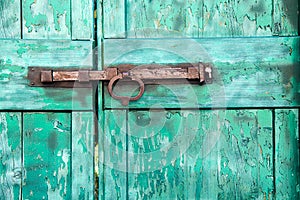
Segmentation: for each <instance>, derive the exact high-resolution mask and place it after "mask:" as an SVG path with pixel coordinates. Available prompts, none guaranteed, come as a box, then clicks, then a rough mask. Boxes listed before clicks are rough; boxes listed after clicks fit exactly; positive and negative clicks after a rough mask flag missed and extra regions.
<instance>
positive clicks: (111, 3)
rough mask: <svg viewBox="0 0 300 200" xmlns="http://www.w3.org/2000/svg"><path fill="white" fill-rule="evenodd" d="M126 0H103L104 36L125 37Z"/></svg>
mask: <svg viewBox="0 0 300 200" xmlns="http://www.w3.org/2000/svg"><path fill="white" fill-rule="evenodd" d="M125 20H126V19H125V1H124V0H103V28H104V38H125V37H126V27H125Z"/></svg>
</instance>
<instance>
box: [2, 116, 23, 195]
mask: <svg viewBox="0 0 300 200" xmlns="http://www.w3.org/2000/svg"><path fill="white" fill-rule="evenodd" d="M21 123H22V122H21V113H4V112H1V113H0V199H1V200H2V199H3V200H13V199H20V198H21V187H20V186H21V179H22V161H21V160H22V153H21V150H22V147H21V134H22V128H21Z"/></svg>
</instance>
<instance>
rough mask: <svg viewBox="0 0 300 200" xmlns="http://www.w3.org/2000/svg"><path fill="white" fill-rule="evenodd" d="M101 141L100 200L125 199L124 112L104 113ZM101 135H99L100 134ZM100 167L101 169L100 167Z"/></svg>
mask: <svg viewBox="0 0 300 200" xmlns="http://www.w3.org/2000/svg"><path fill="white" fill-rule="evenodd" d="M103 117H104V118H103V120H104V127H103V128H104V132H103V137H101V136H100V137H99V138H101V139H103V141H99V145H103V146H102V147H100V152H99V153H100V154H99V162H100V170H103V171H100V172H99V174H100V176H99V179H103V180H101V181H102V184H101V181H100V188H99V192H100V193H99V197H100V199H126V197H127V191H126V184H127V183H126V170H127V161H126V160H127V152H126V149H127V143H126V129H127V124H126V111H124V110H111V111H104V115H103ZM100 134H101V133H100ZM101 165H102V167H101Z"/></svg>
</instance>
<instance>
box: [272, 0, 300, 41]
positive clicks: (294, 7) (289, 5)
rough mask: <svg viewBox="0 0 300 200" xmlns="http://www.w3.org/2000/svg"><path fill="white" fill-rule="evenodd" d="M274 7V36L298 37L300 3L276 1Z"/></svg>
mask: <svg viewBox="0 0 300 200" xmlns="http://www.w3.org/2000/svg"><path fill="white" fill-rule="evenodd" d="M273 5H274V7H273V10H274V12H273V21H274V35H280V36H295V35H298V26H299V1H298V0H274V4H273Z"/></svg>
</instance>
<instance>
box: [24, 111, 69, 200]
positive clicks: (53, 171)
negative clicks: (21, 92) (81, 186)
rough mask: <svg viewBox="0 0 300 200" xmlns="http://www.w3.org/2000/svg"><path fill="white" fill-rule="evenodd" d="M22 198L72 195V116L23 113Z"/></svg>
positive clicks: (66, 196)
mask: <svg viewBox="0 0 300 200" xmlns="http://www.w3.org/2000/svg"><path fill="white" fill-rule="evenodd" d="M23 119H24V122H23V124H24V127H23V130H24V133H23V151H24V152H23V156H24V158H23V163H24V168H25V170H26V175H25V177H24V183H23V188H22V197H23V199H32V198H33V199H71V171H70V170H71V163H70V162H71V159H70V155H71V146H70V145H71V144H70V139H71V138H70V137H71V136H70V134H71V133H70V132H71V130H70V129H71V116H70V114H68V113H24V115H23Z"/></svg>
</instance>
